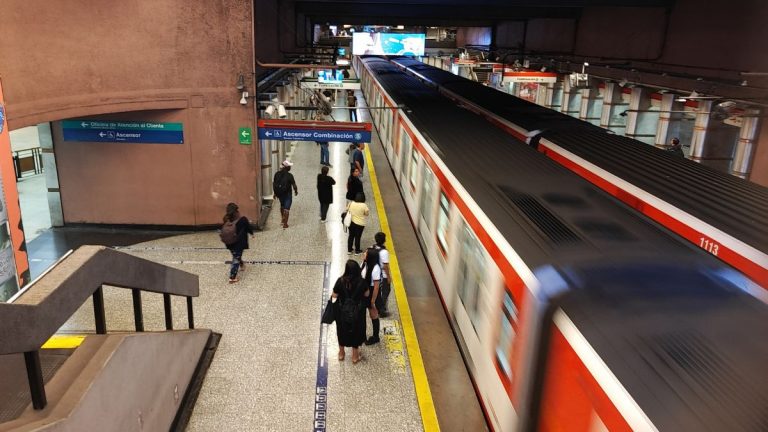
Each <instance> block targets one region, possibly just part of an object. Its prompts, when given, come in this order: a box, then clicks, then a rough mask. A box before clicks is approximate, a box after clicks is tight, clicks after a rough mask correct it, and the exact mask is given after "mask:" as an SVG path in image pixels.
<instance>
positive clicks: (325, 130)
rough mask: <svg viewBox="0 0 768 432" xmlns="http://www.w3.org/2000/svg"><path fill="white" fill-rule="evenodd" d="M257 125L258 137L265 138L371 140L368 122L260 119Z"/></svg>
mask: <svg viewBox="0 0 768 432" xmlns="http://www.w3.org/2000/svg"><path fill="white" fill-rule="evenodd" d="M258 126H259V139H266V140H278V141H319V142H327V141H341V142H352V143H361V142H371V124H370V123H354V122H316V121H295V120H265V119H261V120H259V123H258Z"/></svg>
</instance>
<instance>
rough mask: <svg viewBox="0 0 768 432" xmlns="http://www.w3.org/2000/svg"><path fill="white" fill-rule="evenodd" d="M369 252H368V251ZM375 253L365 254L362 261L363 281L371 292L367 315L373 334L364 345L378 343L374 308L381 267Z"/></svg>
mask: <svg viewBox="0 0 768 432" xmlns="http://www.w3.org/2000/svg"><path fill="white" fill-rule="evenodd" d="M369 251H370V250H369ZM376 252H377V251H375V250H374V251H371V252H370V253H366V254H365V261H363V267H362V272H363V275H364V277H363V278H364V279H365V286H367V287H368V288H369V289H370V290H371V295H370V296H369V297H368V299H367V301H368V304H367V305H366V306H367V307H368V315H369V316H370V317H371V323H372V324H373V334H372V335H371V337H369V338H368V339H367V340H366V341H365V344H366V345H373V344H377V343H379V341H380V339H379V328H380V323H379V310H378V308H377V307H376V305H377V300H376V299H377V298H378V297H379V295H380V294H379V288H380V287H381V266H380V265H379V254H378V253H376Z"/></svg>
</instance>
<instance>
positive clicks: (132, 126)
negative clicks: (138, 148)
mask: <svg viewBox="0 0 768 432" xmlns="http://www.w3.org/2000/svg"><path fill="white" fill-rule="evenodd" d="M61 127H62V131H63V133H64V141H88V142H125V143H151V144H183V143H184V128H183V124H182V123H153V122H142V121H122V120H117V121H102V120H85V119H81V120H64V121H62V122H61Z"/></svg>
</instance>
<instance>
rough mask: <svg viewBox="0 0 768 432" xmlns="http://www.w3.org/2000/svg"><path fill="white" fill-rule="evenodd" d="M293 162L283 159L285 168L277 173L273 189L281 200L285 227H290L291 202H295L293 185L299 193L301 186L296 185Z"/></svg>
mask: <svg viewBox="0 0 768 432" xmlns="http://www.w3.org/2000/svg"><path fill="white" fill-rule="evenodd" d="M292 166H293V163H292V162H291V161H289V160H288V159H286V160H284V161H283V168H282V169H280V171H278V172H276V173H275V178H274V179H273V181H272V190H273V191H274V195H275V198H277V199H279V200H280V213H281V215H282V221H281V223H282V225H283V228H288V216H290V213H291V204H292V203H293V197H291V187H293V190H294V192H295V194H296V195H297V196H298V195H299V188H298V187H296V180H294V178H293V174H291V172H290V171H291V167H292Z"/></svg>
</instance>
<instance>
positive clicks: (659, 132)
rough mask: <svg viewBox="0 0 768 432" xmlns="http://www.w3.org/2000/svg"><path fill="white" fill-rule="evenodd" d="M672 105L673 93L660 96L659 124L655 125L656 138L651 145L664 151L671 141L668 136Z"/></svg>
mask: <svg viewBox="0 0 768 432" xmlns="http://www.w3.org/2000/svg"><path fill="white" fill-rule="evenodd" d="M674 103H675V95H674V94H673V93H665V94H663V95H662V96H661V105H660V107H659V109H660V111H659V122H658V123H657V124H656V138H655V139H654V141H653V145H655V146H656V147H658V148H661V149H666V148H667V146H668V143H669V141H670V140H671V139H672V137H670V136H669V132H670V127H669V126H670V123H671V120H672V113H671V112H670V111H674V110H673V109H672V107H673V106H674Z"/></svg>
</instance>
